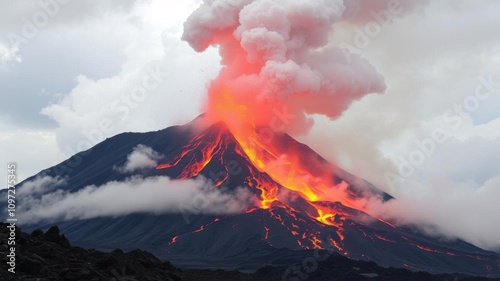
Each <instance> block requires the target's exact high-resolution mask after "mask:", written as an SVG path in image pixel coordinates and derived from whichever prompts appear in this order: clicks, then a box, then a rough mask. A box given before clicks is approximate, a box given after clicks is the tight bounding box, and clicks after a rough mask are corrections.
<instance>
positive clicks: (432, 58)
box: [0, 0, 500, 247]
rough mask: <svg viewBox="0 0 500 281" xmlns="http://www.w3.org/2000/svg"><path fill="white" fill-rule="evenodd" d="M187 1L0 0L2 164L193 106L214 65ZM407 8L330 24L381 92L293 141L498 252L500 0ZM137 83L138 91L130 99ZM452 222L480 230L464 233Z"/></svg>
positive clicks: (159, 123)
mask: <svg viewBox="0 0 500 281" xmlns="http://www.w3.org/2000/svg"><path fill="white" fill-rule="evenodd" d="M356 2H357V1H349V4H348V5H351V7H352V6H354V7H355V6H356ZM376 2H380V3H383V4H384V5H380V6H379V7H378V8H377V9H376V10H374V12H380V11H381V10H384V9H385V10H386V8H385V7H386V6H385V3H388V2H384V1H376ZM40 3H51V4H50V5H49V6H47V7H42V6H40ZM174 3H175V4H174ZM200 3H201V1H199V0H190V1H160V0H152V1H139V0H127V1H119V0H116V1H115V0H108V1H70V0H65V1H63V0H59V1H56V0H53V1H49V0H47V1H40V2H39V1H29V0H26V1H8V0H0V97H1V99H2V101H1V102H0V155H1V159H2V162H3V163H4V164H6V163H8V162H16V163H17V164H18V175H19V177H20V179H24V178H26V177H29V176H31V175H33V174H36V173H37V172H39V171H40V170H42V169H44V168H47V167H50V166H52V165H55V164H57V163H59V162H61V161H62V160H64V159H66V158H68V157H70V156H71V155H72V154H74V153H76V152H78V151H80V150H82V149H87V148H88V147H89V145H90V144H92V145H93V144H95V143H97V142H99V141H101V140H103V139H104V138H106V137H111V136H113V135H115V134H118V133H120V132H124V131H141V132H144V131H150V130H158V129H162V128H165V127H168V126H171V125H176V124H183V123H186V122H188V121H190V120H191V119H193V118H195V117H196V116H197V115H198V114H200V107H201V104H202V101H203V99H204V97H205V96H206V95H205V92H206V91H205V89H206V85H207V83H208V82H209V80H210V79H212V78H214V77H215V76H216V75H217V73H218V70H219V69H220V66H219V59H220V58H219V55H218V52H217V50H216V49H214V48H212V47H211V48H209V49H208V50H207V51H205V52H203V53H197V52H195V51H194V50H193V49H192V48H191V47H189V45H188V44H187V43H186V42H183V41H181V40H180V37H181V35H182V31H183V25H182V24H183V22H184V21H185V19H186V18H187V17H188V16H189V14H190V13H191V12H192V11H193V10H195V9H196V8H197V7H198V6H199V4H200ZM353 3H354V4H353ZM346 6H347V4H346ZM417 6H418V7H417V8H413V9H410V10H408V11H406V10H405V11H404V12H402V13H400V14H399V13H395V14H394V13H393V14H392V15H393V18H392V22H391V23H387V22H385V21H384V18H383V17H382V18H380V17H377V16H375V15H374V14H371V13H367V14H366V15H365V17H364V19H361V20H359V21H358V22H357V23H356V24H353V23H347V22H340V23H336V24H335V25H334V28H333V31H332V36H331V43H330V44H331V45H333V46H341V47H344V48H348V49H349V50H350V51H351V52H354V53H358V54H360V55H361V56H362V57H363V58H366V59H367V60H368V61H369V62H370V63H371V65H373V66H374V67H375V68H376V70H377V71H378V73H380V74H381V75H382V76H383V77H384V81H385V84H386V90H385V92H384V93H383V94H373V95H367V96H365V97H364V98H362V99H361V100H360V101H357V102H354V103H353V104H352V105H351V106H350V108H349V109H348V110H346V111H345V112H344V113H343V114H342V116H340V117H339V118H337V119H335V120H329V119H327V118H324V117H315V119H316V124H315V126H314V127H313V129H312V131H311V132H310V134H308V135H306V136H301V137H300V138H299V139H300V140H301V141H303V142H305V143H306V144H308V145H310V146H311V147H313V148H314V149H316V150H317V151H318V152H319V153H320V154H321V155H323V156H324V157H325V158H327V159H329V160H331V161H332V162H335V163H337V164H338V165H340V166H341V167H343V168H345V169H346V170H348V171H350V172H351V173H354V174H356V175H359V176H361V177H363V178H365V179H367V180H369V181H371V182H373V183H374V184H376V185H377V186H379V187H380V188H382V189H384V190H385V191H387V192H390V193H391V194H393V195H395V196H399V197H401V198H406V199H408V198H413V199H414V202H417V203H415V204H414V205H412V207H413V209H411V210H407V211H408V214H409V216H408V217H412V220H413V221H415V220H419V219H424V218H425V219H428V218H429V217H437V219H436V220H435V221H433V222H434V223H441V224H445V223H444V221H450V220H451V221H452V223H449V224H446V225H445V226H444V228H445V229H447V230H449V232H450V233H461V234H460V235H461V237H466V238H467V239H468V240H469V241H473V242H474V243H476V244H479V245H485V246H489V247H500V241H498V238H497V240H495V238H494V237H500V222H498V219H495V218H494V217H495V215H494V214H498V213H499V212H500V204H498V198H500V186H499V185H500V64H499V63H500V37H499V36H498V34H500V17H499V16H498V11H499V10H500V2H499V1H494V0H491V1H488V0H480V1H457V0H437V1H432V2H431V3H427V1H420V2H419V5H417ZM352 12H353V13H355V12H356V9H353V11H352ZM391 17H392V16H391ZM377 21H378V22H377ZM138 89H146V90H145V91H142V92H141V95H140V98H137V97H136V96H134V95H133V94H134V93H137V91H139V90H138ZM102 128H104V129H102ZM0 176H1V178H5V177H6V171H5V169H4V170H0ZM402 201H403V200H402ZM392 208H399V207H398V206H392ZM424 210H425V212H424ZM420 212H422V213H425V215H422V214H420ZM491 212H495V213H494V214H492V213H491ZM488 214H489V217H488ZM399 219H401V218H399ZM459 222H460V223H459ZM463 222H467V223H469V224H470V225H474V226H475V228H476V229H482V230H484V232H488V234H487V235H486V234H485V235H483V236H481V235H479V234H471V233H470V232H467V230H466V228H467V227H464V226H463V225H464V224H463ZM461 225H462V226H461ZM488 226H489V228H488ZM468 228H471V227H470V226H469V227H468Z"/></svg>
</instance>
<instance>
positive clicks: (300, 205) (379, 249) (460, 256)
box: [25, 117, 500, 276]
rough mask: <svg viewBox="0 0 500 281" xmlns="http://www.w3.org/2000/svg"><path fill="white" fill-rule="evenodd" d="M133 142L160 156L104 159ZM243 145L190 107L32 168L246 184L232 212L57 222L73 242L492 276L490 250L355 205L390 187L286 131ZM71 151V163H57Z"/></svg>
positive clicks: (69, 174)
mask: <svg viewBox="0 0 500 281" xmlns="http://www.w3.org/2000/svg"><path fill="white" fill-rule="evenodd" d="M253 140H254V141H255V140H257V139H253ZM139 144H141V145H144V146H148V147H150V148H152V149H153V150H154V151H156V152H158V153H160V154H161V155H163V157H162V159H161V161H160V164H159V165H157V166H156V167H152V168H147V169H141V170H138V171H135V172H129V173H125V174H123V173H122V172H118V171H117V169H116V167H117V166H118V167H119V166H123V165H125V163H126V162H127V161H128V159H127V153H128V154H130V153H131V152H132V151H134V148H135V147H137V145H139ZM246 145H248V142H247V143H245V142H241V141H239V140H238V139H237V138H236V137H235V136H234V135H233V134H232V132H231V131H230V130H229V129H228V127H227V126H226V124H224V123H223V122H219V123H215V124H206V123H205V120H204V118H203V117H199V118H197V119H196V120H195V121H193V122H191V123H189V124H187V125H184V126H176V127H170V128H167V129H164V130H161V131H157V132H150V133H124V134H120V135H117V136H115V137H113V138H110V139H108V140H106V141H104V142H102V143H100V144H98V145H96V146H95V147H94V148H92V149H91V150H89V151H85V152H82V153H80V154H77V155H75V156H74V157H72V158H71V159H68V160H67V161H65V162H63V163H61V164H59V165H57V166H55V167H53V168H51V169H48V170H45V171H42V172H41V174H40V175H37V176H38V177H42V176H50V177H54V178H55V177H59V178H66V179H67V180H66V182H65V183H64V185H63V187H62V188H63V189H65V190H67V191H71V192H78V191H82V190H83V189H85V188H86V187H87V186H89V185H95V186H100V185H101V186H103V185H105V183H109V182H114V181H118V182H120V181H126V180H127V179H128V178H130V177H138V176H139V177H143V178H145V179H147V178H156V177H169V178H172V179H177V180H179V181H183V180H187V179H191V178H199V177H202V178H206V179H208V181H207V182H208V184H207V185H206V186H205V190H204V191H200V192H202V193H203V192H211V190H218V191H219V192H220V193H219V194H220V195H224V196H232V194H236V193H237V191H238V190H241V189H242V188H243V189H245V190H248V191H249V192H250V194H251V200H250V202H249V203H248V204H247V205H246V206H245V208H246V209H244V210H242V211H241V212H237V213H233V214H218V215H217V214H210V213H205V212H203V211H200V210H201V208H200V210H196V209H193V208H189V209H186V210H183V209H182V208H181V209H179V210H177V211H170V212H167V213H166V214H165V213H163V214H151V213H144V212H140V213H135V214H130V215H123V216H115V217H94V218H90V219H78V218H74V219H70V220H66V219H64V218H62V219H61V220H60V221H57V224H58V225H59V226H60V228H61V231H62V232H63V233H64V234H65V235H66V236H67V237H68V238H69V239H70V240H71V241H74V243H75V244H77V245H80V246H86V247H95V248H101V249H114V248H122V249H134V248H142V249H145V250H148V251H151V252H153V253H154V254H156V255H158V256H159V257H161V258H167V259H169V260H170V261H172V262H173V263H174V264H178V265H183V266H196V267H207V266H208V267H234V268H240V269H249V268H250V269H251V268H253V269H255V268H257V267H259V266H263V265H265V264H269V263H271V264H290V263H292V262H301V260H302V259H303V258H304V256H306V257H307V256H308V255H311V253H307V250H329V251H334V252H337V253H340V254H342V255H345V256H347V257H349V258H352V259H363V260H371V261H375V262H377V263H378V264H380V265H382V266H394V267H405V268H409V269H412V270H425V271H430V272H461V273H466V274H472V275H489V276H499V275H500V265H499V264H500V256H499V255H498V254H496V253H493V252H488V251H484V250H482V249H479V248H477V247H474V246H472V245H470V244H468V243H465V242H463V241H443V240H442V239H439V238H435V237H429V236H426V235H424V234H422V233H420V232H419V231H418V229H410V228H401V227H397V226H395V225H393V224H391V223H390V222H386V221H383V220H381V219H380V218H377V217H374V216H372V215H370V214H369V213H367V211H366V210H365V209H364V205H365V204H366V202H367V200H369V199H372V200H375V199H376V200H382V201H387V200H397V198H396V199H395V198H392V197H391V196H389V195H388V194H385V193H383V192H381V191H379V190H378V189H376V188H375V187H374V186H373V185H371V184H370V183H368V182H366V181H364V180H362V179H360V178H357V177H355V176H354V175H351V174H349V173H347V172H345V171H343V170H341V169H340V168H338V167H336V166H334V165H333V164H330V163H328V162H327V161H326V160H325V159H323V158H322V157H321V156H319V155H318V154H316V153H315V152H314V151H312V150H311V149H310V148H309V147H308V146H306V145H304V144H301V143H299V142H297V141H295V140H294V139H293V138H291V137H290V136H288V135H287V134H284V133H275V134H274V135H273V137H272V138H269V139H267V141H265V142H262V141H260V142H257V143H254V144H252V146H251V148H249V146H246ZM75 161H79V166H78V167H80V168H79V169H76V170H71V169H68V167H70V165H72V164H73V163H75ZM34 179H36V177H33V178H30V179H28V180H27V181H30V180H34ZM162 188H163V187H162ZM164 188H165V189H168V188H170V187H169V186H164ZM201 199H203V198H201ZM207 200H208V199H207ZM199 204H200V205H203V204H204V202H203V200H201V202H200V203H199ZM53 223H54V222H38V223H36V224H33V225H27V226H25V228H27V229H28V230H29V229H34V228H38V227H42V228H46V227H48V226H49V225H52V224H53Z"/></svg>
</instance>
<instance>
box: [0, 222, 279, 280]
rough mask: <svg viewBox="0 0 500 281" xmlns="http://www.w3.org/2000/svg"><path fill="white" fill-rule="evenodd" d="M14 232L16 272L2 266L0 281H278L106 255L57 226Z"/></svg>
mask: <svg viewBox="0 0 500 281" xmlns="http://www.w3.org/2000/svg"><path fill="white" fill-rule="evenodd" d="M6 226H7V224H5V223H0V241H1V244H0V245H1V246H0V255H1V259H2V263H3V264H5V259H6V255H7V250H6V247H4V245H6V243H7V239H8V237H9V230H8V229H7V227H6ZM17 230H18V231H16V240H17V241H23V242H22V243H20V244H18V245H16V273H14V274H13V273H10V272H8V271H7V270H6V268H5V266H2V268H1V269H0V280H6V281H10V280H37V281H44V280H62V281H66V280H68V281H69V280H96V281H97V280H128V281H135V280H148V281H154V280H158V281H160V280H161V281H181V280H247V281H272V280H280V279H279V278H274V277H264V276H252V275H249V274H244V273H240V272H236V271H223V270H217V271H210V270H181V269H178V268H176V267H174V266H172V264H170V263H169V262H164V261H160V260H159V259H158V258H156V257H155V256H154V255H152V254H151V253H148V252H145V251H142V250H133V251H131V252H128V253H124V252H123V251H121V250H114V251H112V252H109V253H105V252H100V251H96V250H93V249H88V250H87V249H83V248H79V247H72V246H71V245H70V244H69V242H68V240H67V239H66V238H64V237H63V236H62V235H59V233H58V227H57V226H53V227H51V228H50V229H49V231H47V232H46V233H45V234H43V233H41V232H40V231H39V230H37V231H34V232H32V234H26V233H23V232H21V231H19V229H17ZM61 241H62V242H63V243H61Z"/></svg>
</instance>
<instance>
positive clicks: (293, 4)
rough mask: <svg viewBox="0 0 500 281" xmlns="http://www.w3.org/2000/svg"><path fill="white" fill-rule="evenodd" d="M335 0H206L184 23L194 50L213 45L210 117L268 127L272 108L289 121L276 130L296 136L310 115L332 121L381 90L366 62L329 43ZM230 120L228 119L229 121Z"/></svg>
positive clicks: (339, 9)
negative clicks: (216, 66)
mask: <svg viewBox="0 0 500 281" xmlns="http://www.w3.org/2000/svg"><path fill="white" fill-rule="evenodd" d="M345 9H346V8H345V5H344V3H343V1H341V0H328V1H326V0H316V1H277V0H254V1H250V0H236V1H235V0H231V1H230V0H206V1H204V2H203V3H202V4H201V6H200V7H199V8H198V9H197V10H196V11H195V12H193V14H192V15H191V16H190V17H189V18H188V20H187V21H186V22H185V24H184V34H183V36H182V39H183V40H185V41H187V42H188V43H189V44H190V45H191V46H192V47H193V48H194V49H195V50H196V51H198V52H202V51H204V50H206V49H207V48H208V47H209V46H217V47H219V53H220V55H221V57H222V60H221V63H222V65H223V68H222V70H221V72H220V73H219V76H218V77H217V78H216V79H215V80H214V81H212V83H211V85H210V87H209V93H208V101H207V105H206V111H207V113H208V115H209V116H211V117H212V118H214V119H216V120H217V119H219V120H225V121H226V122H228V120H234V119H237V121H236V123H238V122H250V123H252V124H254V125H256V126H270V123H271V121H272V120H273V118H275V117H276V109H277V110H279V111H280V112H281V111H286V112H287V114H288V115H290V116H293V121H291V122H286V123H285V124H284V125H283V126H281V128H278V129H279V130H281V131H286V132H288V133H291V134H295V135H298V134H304V133H306V132H307V131H308V130H309V129H310V128H311V126H312V125H313V123H314V122H313V120H312V119H311V118H310V117H309V115H311V114H322V115H326V116H328V117H330V118H336V117H338V116H340V114H342V112H343V111H344V110H346V109H347V108H348V107H349V105H350V104H351V103H352V102H353V101H354V100H357V99H360V98H362V97H363V96H365V95H367V94H370V93H380V92H382V91H383V90H384V89H385V84H384V79H383V77H382V76H381V75H380V74H379V73H378V72H377V71H376V70H375V68H374V67H373V66H371V65H370V63H369V62H368V61H366V60H364V59H362V58H361V57H359V56H357V55H351V54H350V53H348V51H347V50H342V49H340V48H336V47H332V46H329V41H330V37H331V36H333V34H334V30H333V25H334V23H336V22H338V21H340V20H341V19H342V15H343V13H344V12H345ZM229 122H230V121H229Z"/></svg>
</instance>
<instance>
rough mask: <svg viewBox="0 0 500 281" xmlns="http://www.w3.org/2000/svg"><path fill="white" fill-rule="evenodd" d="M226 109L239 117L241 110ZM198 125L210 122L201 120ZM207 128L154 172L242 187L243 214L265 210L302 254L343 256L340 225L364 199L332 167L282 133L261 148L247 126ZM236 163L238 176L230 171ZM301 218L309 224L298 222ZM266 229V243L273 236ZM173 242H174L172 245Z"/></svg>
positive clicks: (214, 124)
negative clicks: (327, 233)
mask: <svg viewBox="0 0 500 281" xmlns="http://www.w3.org/2000/svg"><path fill="white" fill-rule="evenodd" d="M219 108H221V107H219ZM231 108H232V109H234V108H237V109H238V110H239V113H244V107H243V106H240V107H238V106H236V107H235V106H234V105H232V106H231ZM200 119H201V120H203V122H206V121H207V120H210V119H209V118H208V117H207V116H206V115H205V116H203V117H200ZM226 120H228V119H226ZM210 121H211V120H210ZM209 124H212V125H209V126H208V127H206V128H204V129H202V132H201V133H200V134H198V135H197V136H195V137H193V138H192V139H191V140H190V141H188V142H187V143H186V144H184V145H183V146H182V147H180V148H178V149H177V150H175V151H173V152H172V153H171V154H170V157H168V159H167V161H166V162H164V163H162V164H160V165H158V166H157V168H156V169H157V170H165V171H167V172H168V174H169V175H171V176H173V177H175V178H178V179H189V178H194V177H197V176H199V175H204V176H207V175H209V176H210V175H216V176H214V177H212V178H211V179H212V181H213V188H217V187H221V188H222V186H226V185H228V186H230V185H231V183H232V182H243V183H244V184H245V185H246V186H247V187H248V188H249V189H250V190H251V191H252V192H253V194H255V198H256V200H255V202H256V203H255V206H252V207H250V208H249V209H247V212H246V213H252V212H255V211H256V210H269V214H270V216H271V217H273V218H274V219H275V220H276V221H277V222H278V223H279V224H281V225H282V227H283V228H284V229H286V230H287V231H288V232H289V233H290V234H291V235H292V236H293V237H295V238H294V239H295V240H296V244H297V245H299V246H300V247H301V248H305V249H309V248H316V249H325V248H327V247H328V245H327V244H331V245H330V246H331V247H333V248H335V249H336V250H338V251H339V252H342V253H347V251H346V250H345V249H343V241H344V239H345V235H346V234H345V232H346V230H345V227H344V225H345V222H346V220H347V219H355V217H356V215H357V212H363V211H364V210H363V209H362V206H361V204H360V202H361V203H362V202H363V197H362V195H361V194H363V193H361V192H358V191H356V190H355V189H352V188H351V187H350V185H349V184H348V183H347V182H345V181H343V180H337V182H335V176H334V174H335V171H334V168H333V166H332V165H331V164H329V163H328V162H327V161H326V160H324V159H322V158H321V157H319V156H318V155H317V154H316V153H314V152H313V151H312V150H311V149H309V148H308V147H307V146H305V145H302V144H300V143H298V142H296V141H295V140H293V139H292V138H291V137H289V136H288V135H286V134H284V133H279V132H275V133H274V134H275V136H274V137H273V139H272V140H268V141H267V142H263V141H261V138H260V137H259V135H258V134H257V129H256V128H254V127H253V126H250V125H249V124H248V123H246V124H245V123H243V122H242V123H240V125H238V126H234V125H235V124H237V123H236V122H235V119H232V122H222V121H220V120H218V122H216V121H215V120H214V122H209ZM228 124H231V125H228ZM243 124H244V125H243ZM235 163H236V165H237V167H238V169H239V173H237V174H235V173H231V171H230V170H231V166H235ZM215 172H219V173H218V174H216V173H215ZM365 193H367V191H366V192H365ZM368 193H369V192H368ZM287 195H288V196H289V197H290V196H291V197H294V199H290V198H287ZM372 195H375V194H372ZM335 202H337V203H335ZM335 204H337V205H335ZM339 206H341V207H339ZM301 213H302V214H305V215H306V216H307V217H308V219H305V218H301V217H300V214H301ZM284 217H287V218H290V219H291V220H292V222H291V223H290V221H288V219H284ZM301 220H302V222H301ZM306 221H314V222H316V224H317V225H318V226H319V227H321V226H323V227H331V229H332V230H333V231H334V237H330V238H328V239H326V238H325V237H322V236H321V231H320V228H319V229H318V226H314V225H310V223H309V222H307V223H306ZM265 227H267V228H265V229H267V230H266V233H265V234H264V237H265V238H266V240H267V238H268V237H269V236H270V233H272V232H270V231H271V230H270V228H269V227H268V226H265ZM201 230H204V228H202V229H201ZM176 241H177V238H175V239H173V240H172V242H171V243H175V242H176ZM323 241H326V242H323Z"/></svg>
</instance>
